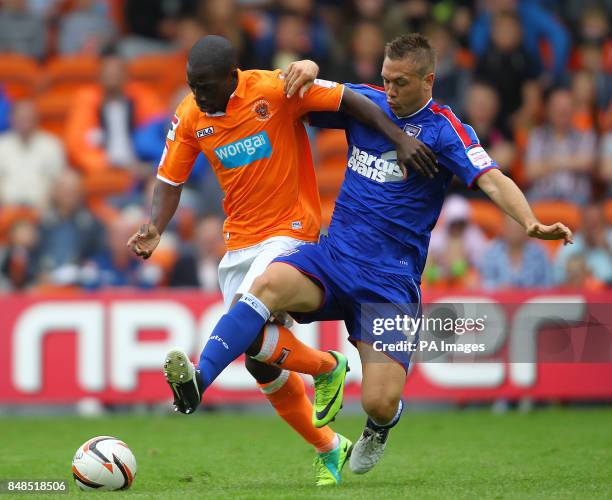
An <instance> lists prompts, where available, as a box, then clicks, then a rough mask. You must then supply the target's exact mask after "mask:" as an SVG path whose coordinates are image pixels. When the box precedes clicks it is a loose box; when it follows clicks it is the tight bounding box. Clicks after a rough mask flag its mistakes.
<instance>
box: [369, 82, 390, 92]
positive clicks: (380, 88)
mask: <svg viewBox="0 0 612 500" xmlns="http://www.w3.org/2000/svg"><path fill="white" fill-rule="evenodd" d="M364 85H365V86H366V87H370V88H371V89H374V90H380V91H381V92H384V91H385V87H381V86H380V85H372V84H371V83H364Z"/></svg>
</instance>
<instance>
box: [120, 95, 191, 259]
mask: <svg viewBox="0 0 612 500" xmlns="http://www.w3.org/2000/svg"><path fill="white" fill-rule="evenodd" d="M190 99H192V98H191V96H188V97H186V98H185V100H184V101H183V103H181V105H180V106H179V109H178V110H177V114H176V115H174V118H173V119H172V125H171V127H170V130H169V131H168V137H167V140H166V146H165V148H164V153H163V155H162V159H161V161H160V163H159V168H158V170H157V181H156V183H155V189H154V191H153V201H152V204H151V217H150V219H149V222H147V223H145V224H143V225H142V226H140V229H139V230H138V232H136V233H135V234H134V235H133V236H132V237H131V238H130V239H129V240H128V242H127V245H128V247H130V248H131V249H132V251H133V252H134V253H135V254H136V255H138V256H139V257H142V258H144V259H148V258H149V257H150V256H151V254H152V253H153V251H154V250H155V249H156V248H157V245H158V244H159V240H160V238H161V235H162V233H163V232H164V230H165V229H166V226H167V225H168V223H169V222H170V220H171V219H172V217H173V216H174V213H175V212H176V209H177V207H178V204H179V201H180V199H181V192H182V190H183V183H184V182H185V181H186V180H187V178H188V177H189V174H190V173H191V169H192V168H193V164H194V162H195V160H196V158H197V156H198V154H199V152H200V148H199V146H198V143H197V140H196V138H195V135H194V133H193V127H191V126H189V125H188V123H187V122H188V113H189V109H190V105H191V107H193V106H192V101H190Z"/></svg>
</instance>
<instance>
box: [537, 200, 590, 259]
mask: <svg viewBox="0 0 612 500" xmlns="http://www.w3.org/2000/svg"><path fill="white" fill-rule="evenodd" d="M532 208H533V213H534V214H535V216H536V217H537V218H538V220H539V221H540V222H542V223H544V224H553V223H555V222H562V223H563V224H565V225H566V226H567V227H569V228H570V229H571V230H572V231H576V230H577V229H578V228H579V227H580V209H579V208H578V207H577V206H576V205H573V204H571V203H567V202H563V201H539V202H536V203H533V204H532ZM542 244H543V245H544V246H545V247H546V250H547V251H548V253H549V255H550V256H551V257H554V256H555V254H556V253H557V251H558V250H559V248H560V247H561V245H562V242H561V240H551V241H542Z"/></svg>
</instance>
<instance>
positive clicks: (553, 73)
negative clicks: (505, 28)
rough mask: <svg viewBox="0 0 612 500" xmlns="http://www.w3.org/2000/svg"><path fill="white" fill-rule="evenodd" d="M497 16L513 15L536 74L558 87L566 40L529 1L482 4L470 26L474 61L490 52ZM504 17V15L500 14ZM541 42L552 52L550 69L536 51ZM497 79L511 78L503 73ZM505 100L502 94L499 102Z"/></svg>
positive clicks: (556, 25) (558, 26)
mask: <svg viewBox="0 0 612 500" xmlns="http://www.w3.org/2000/svg"><path fill="white" fill-rule="evenodd" d="M500 13H513V14H514V16H513V17H515V18H517V19H518V20H519V23H520V26H521V27H522V30H521V31H522V33H523V37H524V42H523V46H524V49H525V51H526V53H527V54H531V55H532V56H533V57H535V62H536V70H537V73H538V74H539V73H542V72H543V71H546V73H545V75H546V76H545V79H546V80H548V81H549V82H551V83H552V82H555V83H562V82H563V79H564V77H565V73H566V66H567V60H568V57H569V50H570V39H569V36H568V34H567V33H566V31H565V29H564V28H563V25H562V24H561V23H559V21H557V20H556V19H555V18H554V17H553V15H552V14H550V13H549V12H548V11H546V10H545V9H543V8H542V7H541V6H540V5H538V3H537V2H534V1H532V0H486V2H485V8H484V9H483V11H482V12H481V14H480V15H479V16H477V17H476V19H475V21H474V24H473V25H472V35H471V46H472V51H473V52H474V53H475V54H476V55H477V57H479V58H482V57H484V56H485V55H486V54H487V52H489V51H490V45H491V44H490V42H491V41H493V42H495V40H494V39H495V37H496V36H497V33H496V32H497V30H498V29H499V25H498V24H497V23H496V22H495V18H496V17H497V16H498V15H499V14H500ZM504 15H507V14H504ZM543 40H545V41H546V43H547V44H548V46H549V47H550V50H551V52H552V61H551V67H550V68H547V67H546V64H545V61H543V58H542V53H541V51H540V44H541V42H542V41H543ZM501 76H505V77H506V78H508V80H509V81H510V82H512V81H513V80H512V78H511V76H510V75H508V73H507V71H506V72H502V73H501ZM504 98H505V96H504V94H503V93H502V99H504Z"/></svg>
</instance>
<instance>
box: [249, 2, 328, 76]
mask: <svg viewBox="0 0 612 500" xmlns="http://www.w3.org/2000/svg"><path fill="white" fill-rule="evenodd" d="M315 7H316V6H315V2H314V0H279V1H278V8H277V9H275V10H273V11H272V12H271V13H264V15H263V16H262V20H261V23H262V25H264V26H266V29H263V30H261V31H260V33H259V34H258V36H257V38H256V39H255V40H254V41H253V44H254V47H253V48H254V53H255V55H256V58H257V62H258V66H259V67H262V68H263V67H268V68H285V67H286V66H287V65H288V63H290V62H292V61H294V60H296V59H300V58H309V59H315V60H316V61H318V62H319V64H320V65H321V66H324V65H325V63H326V62H327V59H328V57H329V53H330V33H329V31H328V29H327V26H325V24H324V23H323V21H322V20H321V19H320V18H319V17H318V15H317V12H316V8H315Z"/></svg>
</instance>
